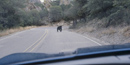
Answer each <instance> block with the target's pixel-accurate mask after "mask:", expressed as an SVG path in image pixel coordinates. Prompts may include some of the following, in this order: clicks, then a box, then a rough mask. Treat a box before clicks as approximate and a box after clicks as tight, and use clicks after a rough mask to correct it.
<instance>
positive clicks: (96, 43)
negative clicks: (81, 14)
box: [81, 35, 102, 46]
mask: <svg viewBox="0 0 130 65" xmlns="http://www.w3.org/2000/svg"><path fill="white" fill-rule="evenodd" d="M81 36H82V37H84V38H86V39H88V40H90V41H92V42H94V43H96V44H98V45H100V46H102V45H101V44H100V43H98V42H96V41H94V40H92V39H90V38H88V37H86V36H83V35H81Z"/></svg>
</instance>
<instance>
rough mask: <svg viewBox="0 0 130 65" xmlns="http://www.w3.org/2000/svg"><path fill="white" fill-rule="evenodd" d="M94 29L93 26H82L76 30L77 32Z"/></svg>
mask: <svg viewBox="0 0 130 65" xmlns="http://www.w3.org/2000/svg"><path fill="white" fill-rule="evenodd" d="M93 31H95V28H94V27H82V28H80V29H79V30H77V32H93Z"/></svg>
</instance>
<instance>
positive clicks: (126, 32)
mask: <svg viewBox="0 0 130 65" xmlns="http://www.w3.org/2000/svg"><path fill="white" fill-rule="evenodd" d="M120 33H122V34H123V35H124V36H125V37H130V26H127V27H124V28H122V29H121V30H120Z"/></svg>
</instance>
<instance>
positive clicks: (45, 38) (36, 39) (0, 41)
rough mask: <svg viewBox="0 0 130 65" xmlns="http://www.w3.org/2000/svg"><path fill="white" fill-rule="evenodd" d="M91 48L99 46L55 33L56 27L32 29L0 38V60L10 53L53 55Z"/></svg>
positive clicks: (64, 32) (98, 44) (82, 38)
mask: <svg viewBox="0 0 130 65" xmlns="http://www.w3.org/2000/svg"><path fill="white" fill-rule="evenodd" d="M63 28H64V27H63ZM64 29H66V28H64ZM91 46H101V44H100V43H97V42H95V41H93V40H92V39H90V38H88V37H84V36H82V35H79V34H77V33H73V32H69V31H67V30H63V32H57V30H56V27H41V28H33V29H30V30H25V31H22V32H17V33H14V34H11V35H9V36H6V37H2V38H0V58H2V57H4V56H7V55H9V54H12V53H48V54H54V53H59V52H70V51H74V50H76V49H77V48H82V47H91Z"/></svg>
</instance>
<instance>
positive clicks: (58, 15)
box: [49, 6, 62, 22]
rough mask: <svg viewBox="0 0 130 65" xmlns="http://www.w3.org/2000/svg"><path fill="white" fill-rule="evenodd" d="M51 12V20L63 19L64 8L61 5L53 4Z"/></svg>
mask: <svg viewBox="0 0 130 65" xmlns="http://www.w3.org/2000/svg"><path fill="white" fill-rule="evenodd" d="M49 14H50V16H49V17H50V19H51V22H58V21H60V20H61V19H62V9H61V7H60V6H52V7H51V8H50V12H49Z"/></svg>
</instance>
